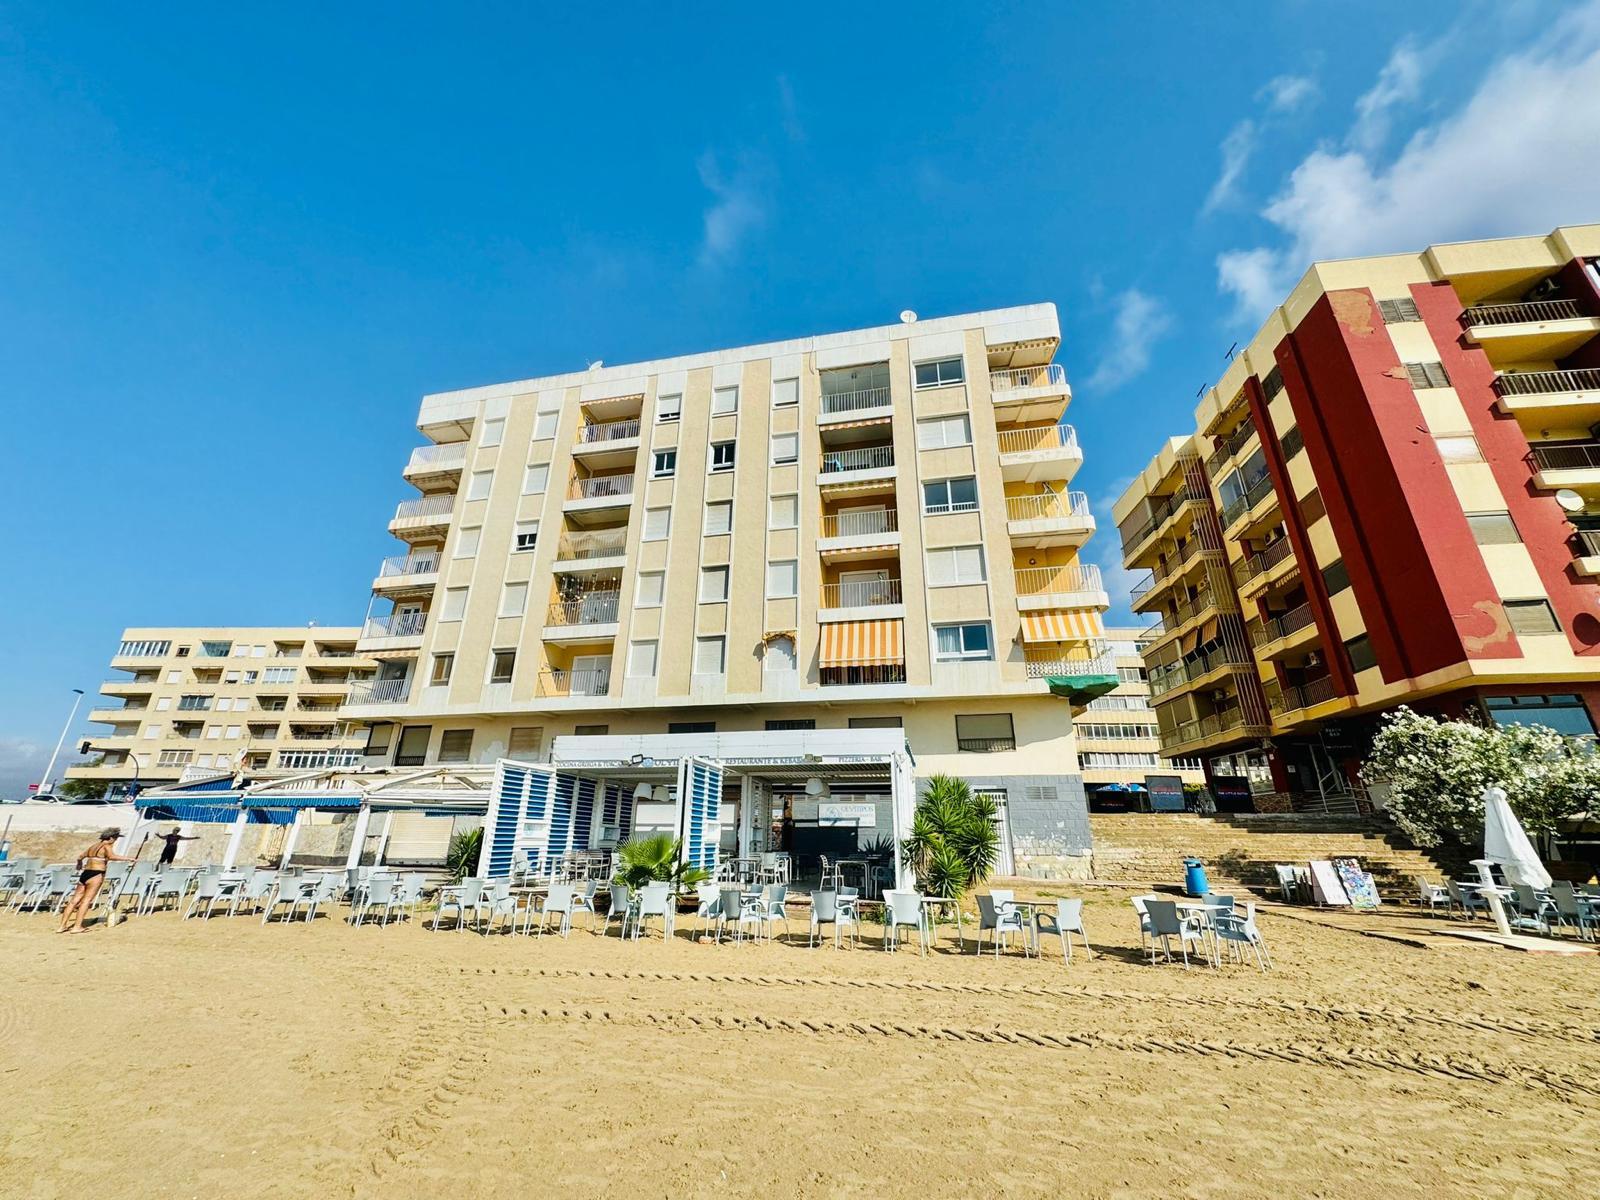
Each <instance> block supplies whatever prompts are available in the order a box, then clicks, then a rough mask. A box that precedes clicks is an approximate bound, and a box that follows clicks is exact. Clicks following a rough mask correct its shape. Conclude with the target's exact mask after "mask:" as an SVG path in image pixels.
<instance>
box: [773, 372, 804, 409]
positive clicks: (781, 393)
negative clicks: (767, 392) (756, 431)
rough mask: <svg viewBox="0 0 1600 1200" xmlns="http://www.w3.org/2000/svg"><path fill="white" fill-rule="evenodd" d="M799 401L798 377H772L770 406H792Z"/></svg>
mask: <svg viewBox="0 0 1600 1200" xmlns="http://www.w3.org/2000/svg"><path fill="white" fill-rule="evenodd" d="M799 403H800V381H799V380H798V379H774V380H773V381H772V407H773V408H792V407H793V406H794V405H796V404H799Z"/></svg>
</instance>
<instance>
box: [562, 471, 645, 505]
mask: <svg viewBox="0 0 1600 1200" xmlns="http://www.w3.org/2000/svg"><path fill="white" fill-rule="evenodd" d="M631 495H633V472H631V471H630V472H628V473H627V474H626V475H575V476H573V478H572V485H571V486H570V487H568V488H567V499H569V500H604V499H610V498H612V497H624V496H631Z"/></svg>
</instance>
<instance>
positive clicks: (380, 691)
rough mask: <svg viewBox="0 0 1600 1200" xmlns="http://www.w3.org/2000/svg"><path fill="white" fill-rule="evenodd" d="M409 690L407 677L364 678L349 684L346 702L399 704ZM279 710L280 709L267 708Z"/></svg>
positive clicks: (409, 683)
mask: <svg viewBox="0 0 1600 1200" xmlns="http://www.w3.org/2000/svg"><path fill="white" fill-rule="evenodd" d="M410 691H411V681H410V680H409V679H365V680H362V681H361V682H359V683H352V684H351V685H350V695H349V697H348V699H347V700H346V703H347V704H399V703H401V702H403V701H404V700H405V698H406V696H407V695H408V694H409V693H410ZM266 711H269V712H281V711H282V710H281V709H268V710H266Z"/></svg>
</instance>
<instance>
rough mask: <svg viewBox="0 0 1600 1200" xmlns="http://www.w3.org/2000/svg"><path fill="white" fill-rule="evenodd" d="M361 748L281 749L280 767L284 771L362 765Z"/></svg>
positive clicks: (279, 756)
mask: <svg viewBox="0 0 1600 1200" xmlns="http://www.w3.org/2000/svg"><path fill="white" fill-rule="evenodd" d="M361 759H362V752H361V751H360V750H279V751H278V768H279V769H280V770H283V771H321V770H326V769H328V768H337V767H358V766H360V765H361Z"/></svg>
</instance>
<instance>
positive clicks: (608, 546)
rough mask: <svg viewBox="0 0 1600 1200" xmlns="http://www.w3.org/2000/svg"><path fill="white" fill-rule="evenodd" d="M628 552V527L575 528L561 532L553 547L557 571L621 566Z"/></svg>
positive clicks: (591, 569) (590, 569)
mask: <svg viewBox="0 0 1600 1200" xmlns="http://www.w3.org/2000/svg"><path fill="white" fill-rule="evenodd" d="M627 555H628V527H627V526H626V525H624V526H621V527H620V528H617V529H575V530H567V531H566V532H565V533H563V534H562V535H561V542H560V545H559V546H558V547H557V549H556V563H555V569H556V570H557V571H593V570H596V569H597V568H599V567H620V566H622V565H623V562H624V561H625V560H626V558H627Z"/></svg>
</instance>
